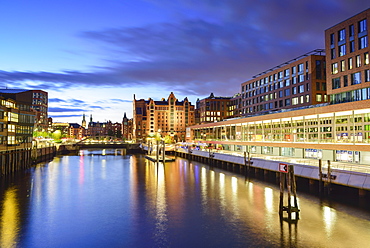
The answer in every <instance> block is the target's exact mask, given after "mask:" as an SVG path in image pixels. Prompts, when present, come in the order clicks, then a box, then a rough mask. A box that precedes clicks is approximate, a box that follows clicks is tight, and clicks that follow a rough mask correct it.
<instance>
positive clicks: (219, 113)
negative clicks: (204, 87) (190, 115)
mask: <svg viewBox="0 0 370 248" xmlns="http://www.w3.org/2000/svg"><path fill="white" fill-rule="evenodd" d="M230 102H231V97H224V96H214V95H213V93H211V94H210V95H209V97H206V98H203V99H201V100H199V99H198V100H197V102H196V108H195V123H197V124H204V123H210V122H216V121H221V120H224V119H227V118H229V117H230V112H229V105H230Z"/></svg>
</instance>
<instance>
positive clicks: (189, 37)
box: [0, 0, 370, 124]
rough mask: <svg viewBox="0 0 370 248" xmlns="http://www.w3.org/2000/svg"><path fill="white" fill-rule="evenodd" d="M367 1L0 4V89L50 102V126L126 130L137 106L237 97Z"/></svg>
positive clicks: (317, 43)
mask: <svg viewBox="0 0 370 248" xmlns="http://www.w3.org/2000/svg"><path fill="white" fill-rule="evenodd" d="M369 7H370V2H369V1H368V0H105V1H102V0H78V1H76V0H63V1H61V0H53V1H50V0H13V1H6V0H0V88H3V89H4V88H8V89H38V90H44V91H46V92H48V94H49V116H50V117H52V118H53V121H54V122H69V123H80V124H81V121H82V115H83V114H85V115H86V117H87V118H88V119H89V118H90V115H92V117H93V121H99V122H105V121H109V120H110V121H112V122H121V121H122V118H123V115H124V113H126V114H127V117H129V118H131V117H132V115H133V110H132V101H133V98H134V95H135V97H136V99H148V98H152V99H154V100H161V99H162V98H166V99H167V97H168V96H169V94H170V92H174V94H175V96H176V97H177V98H178V99H179V101H182V100H183V99H184V98H185V97H187V98H188V99H189V100H190V101H191V102H192V104H194V105H195V103H196V100H197V99H198V98H199V99H202V98H205V97H207V96H209V95H210V93H212V92H213V93H214V95H215V96H233V95H234V94H235V93H238V92H240V85H241V83H243V82H245V81H247V80H249V79H250V78H252V77H253V76H254V75H257V74H259V73H261V72H263V71H265V70H267V69H270V68H272V67H274V66H276V65H279V64H281V63H284V62H286V61H289V60H290V59H293V58H296V57H298V56H300V55H302V54H305V53H307V52H310V51H312V50H314V49H324V48H325V47H324V31H325V29H328V28H330V27H331V26H333V25H335V24H337V23H339V22H341V21H343V20H345V19H347V18H350V17H351V16H353V15H356V14H357V13H359V12H362V11H363V10H365V9H367V8H369Z"/></svg>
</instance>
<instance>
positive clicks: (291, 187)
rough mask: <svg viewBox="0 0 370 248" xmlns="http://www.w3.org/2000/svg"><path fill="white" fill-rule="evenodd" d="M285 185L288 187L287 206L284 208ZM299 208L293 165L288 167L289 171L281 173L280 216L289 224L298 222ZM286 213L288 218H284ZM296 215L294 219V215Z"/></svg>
mask: <svg viewBox="0 0 370 248" xmlns="http://www.w3.org/2000/svg"><path fill="white" fill-rule="evenodd" d="M285 185H286V187H287V194H288V196H287V198H288V199H287V201H288V202H287V203H288V205H287V206H284V193H285ZM292 195H293V204H292ZM299 211H300V210H299V208H298V201H297V187H296V181H295V176H294V167H293V165H289V166H288V171H287V172H286V171H285V172H282V171H281V172H280V201H279V215H280V218H281V219H283V220H285V221H288V222H296V221H297V220H298V219H299ZM284 212H287V213H288V217H287V218H284ZM293 213H294V214H295V216H294V218H293V216H292V214H293Z"/></svg>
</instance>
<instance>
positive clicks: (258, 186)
mask: <svg viewBox="0 0 370 248" xmlns="http://www.w3.org/2000/svg"><path fill="white" fill-rule="evenodd" d="M103 152H104V154H105V155H103ZM120 154H123V153H121V152H117V151H114V150H105V151H97V150H94V151H87V150H85V151H81V152H80V153H79V155H78V156H64V157H61V158H55V159H54V160H53V161H52V162H50V163H47V164H46V165H45V166H38V167H37V168H35V169H33V170H32V171H31V172H30V173H29V174H27V175H23V177H20V178H18V179H17V180H15V181H11V180H10V181H9V182H8V183H5V182H4V183H3V184H2V185H1V186H2V188H1V191H0V209H1V212H0V213H1V216H0V218H1V219H0V220H1V222H0V235H1V236H0V242H1V243H0V246H1V247H261V246H263V247H276V246H282V247H286V246H293V247H366V246H367V245H368V244H369V243H370V231H369V230H370V216H369V212H363V211H361V210H356V209H353V208H350V207H346V206H342V205H339V204H336V205H334V206H329V205H328V204H324V203H321V202H320V201H319V200H318V199H316V198H314V197H310V196H305V195H303V194H300V193H298V197H299V207H300V209H301V212H300V220H299V221H298V223H297V224H290V223H287V222H280V219H279V215H278V206H279V202H278V201H279V188H278V187H277V186H275V185H269V184H267V183H261V182H259V181H257V180H246V179H245V178H244V177H243V176H240V175H235V174H232V173H230V172H226V171H222V170H219V169H217V168H209V167H208V166H207V165H204V164H201V163H197V162H189V161H188V160H185V159H178V160H176V162H172V163H166V164H165V165H163V164H162V163H160V164H158V165H157V164H155V163H153V162H150V161H148V160H145V159H144V158H143V157H142V156H121V155H120ZM298 187H299V186H298Z"/></svg>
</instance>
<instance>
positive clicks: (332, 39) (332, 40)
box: [330, 34, 334, 45]
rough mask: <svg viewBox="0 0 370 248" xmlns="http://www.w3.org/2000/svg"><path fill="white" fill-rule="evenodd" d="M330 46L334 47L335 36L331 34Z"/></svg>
mask: <svg viewBox="0 0 370 248" xmlns="http://www.w3.org/2000/svg"><path fill="white" fill-rule="evenodd" d="M330 45H334V34H330Z"/></svg>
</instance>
